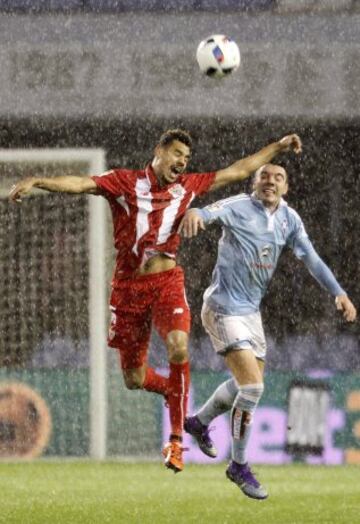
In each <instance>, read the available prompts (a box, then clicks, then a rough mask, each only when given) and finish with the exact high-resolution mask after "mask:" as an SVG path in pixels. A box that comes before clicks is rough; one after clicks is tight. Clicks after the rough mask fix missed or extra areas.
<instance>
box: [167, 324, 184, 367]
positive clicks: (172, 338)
mask: <svg viewBox="0 0 360 524" xmlns="http://www.w3.org/2000/svg"><path fill="white" fill-rule="evenodd" d="M187 342H188V339H187V335H186V334H185V333H182V332H173V333H171V334H170V335H169V336H168V338H167V340H166V346H167V350H168V356H169V360H170V362H174V363H175V364H182V363H183V362H186V361H187V360H188V358H189V354H188V344H187Z"/></svg>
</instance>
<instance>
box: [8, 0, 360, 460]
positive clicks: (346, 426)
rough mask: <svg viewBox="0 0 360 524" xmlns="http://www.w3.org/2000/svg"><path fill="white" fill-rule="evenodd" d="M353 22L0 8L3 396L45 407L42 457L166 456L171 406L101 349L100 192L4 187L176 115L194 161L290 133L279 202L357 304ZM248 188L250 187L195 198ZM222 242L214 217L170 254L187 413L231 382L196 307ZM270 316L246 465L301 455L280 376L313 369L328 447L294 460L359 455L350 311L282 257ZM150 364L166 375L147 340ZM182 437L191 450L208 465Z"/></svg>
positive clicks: (118, 143) (156, 5) (328, 10)
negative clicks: (221, 48) (238, 56)
mask: <svg viewBox="0 0 360 524" xmlns="http://www.w3.org/2000/svg"><path fill="white" fill-rule="evenodd" d="M359 26H360V2H358V1H357V0H319V1H314V0H301V1H300V0H216V1H215V0H184V1H181V2H180V1H174V0H167V1H165V0H148V1H147V0H123V1H117V0H84V1H80V0H51V1H50V0H49V1H45V0H32V1H26V0H11V1H10V0H8V1H6V0H0V28H1V30H0V64H1V71H2V75H1V77H0V85H1V97H0V144H1V146H0V147H1V148H2V150H1V151H0V195H1V199H0V206H1V217H2V227H1V232H0V260H1V271H2V278H1V280H0V303H1V310H0V311H1V314H0V332H1V337H0V366H1V368H0V380H1V382H0V388H1V387H5V385H6V384H9V383H16V384H18V383H21V384H25V385H27V386H30V387H31V388H33V389H34V390H35V391H36V392H37V393H38V394H39V395H40V396H41V398H42V399H43V400H45V402H46V405H47V408H48V410H49V413H50V417H51V426H52V430H51V433H50V436H49V440H48V444H47V446H46V447H45V449H44V455H45V456H48V457H51V456H60V457H66V456H69V457H74V456H75V457H88V456H92V457H95V458H105V457H118V456H120V457H135V458H137V459H139V460H143V459H148V458H154V457H158V455H159V449H160V446H161V442H162V438H163V435H162V432H163V431H164V432H165V431H166V413H165V412H164V408H163V405H162V402H161V399H159V398H157V397H156V396H155V395H154V396H151V395H149V394H144V393H142V392H128V391H126V390H125V389H124V386H123V382H122V379H121V376H120V373H119V370H118V366H117V358H116V356H115V354H114V352H113V351H112V350H108V349H107V348H106V347H105V343H104V337H105V332H104V331H105V327H104V326H105V325H106V322H107V310H105V308H106V298H107V294H108V291H109V287H108V282H109V279H110V275H111V269H112V262H113V252H112V247H111V224H110V220H109V219H110V217H109V214H108V211H107V209H106V208H105V206H104V207H102V206H101V205H100V207H99V208H98V209H97V211H96V212H95V215H94V207H93V206H96V205H98V204H94V199H95V200H96V198H95V197H82V196H79V197H69V196H62V195H55V194H52V195H50V194H47V195H45V194H43V193H40V192H39V193H38V194H36V195H35V196H33V197H31V198H28V199H27V200H25V201H24V202H23V203H22V205H21V206H13V205H10V204H9V203H8V201H7V193H8V191H9V188H10V186H11V184H12V183H13V182H14V181H15V180H18V179H19V178H21V177H23V176H27V175H29V174H37V175H42V174H44V175H47V176H51V175H55V174H58V173H73V172H76V173H79V172H80V173H89V172H93V171H92V169H94V168H96V167H97V168H99V170H101V169H102V167H103V168H104V169H105V168H111V167H116V166H128V167H139V166H142V165H144V163H145V162H146V161H147V160H148V159H149V158H151V155H152V148H153V146H154V145H155V143H156V141H157V139H158V137H159V135H160V134H161V132H162V131H163V130H165V129H167V128H170V127H175V126H181V127H185V128H186V129H188V130H189V131H190V132H191V133H192V135H193V137H194V154H193V159H192V163H191V169H192V170H196V171H201V170H209V169H213V168H220V167H222V166H226V165H227V164H228V163H230V162H232V161H234V160H236V159H238V158H240V157H241V156H243V155H246V154H249V153H252V152H254V151H255V150H257V149H259V148H260V147H262V146H263V145H265V144H266V143H268V142H270V141H273V140H276V139H278V138H280V137H281V136H282V135H284V134H287V133H290V132H297V133H298V134H299V135H300V136H301V138H302V139H303V143H304V153H303V155H302V158H301V160H297V159H294V158H289V159H288V158H287V159H286V162H285V164H284V165H285V166H286V168H287V169H288V172H289V176H290V187H291V190H290V193H289V196H288V201H289V203H290V204H291V205H292V206H293V207H295V209H297V210H298V211H299V213H300V215H301V216H302V218H303V220H304V222H305V225H306V227H307V230H308V232H309V234H310V236H311V238H312V239H313V241H314V244H315V246H316V248H317V250H318V251H319V253H320V255H321V256H322V257H323V258H324V260H325V261H326V262H327V263H328V264H329V265H330V267H331V268H332V269H333V270H334V272H335V274H336V276H337V277H338V279H339V281H340V282H341V283H342V285H343V286H344V288H345V289H346V290H347V291H348V293H349V295H350V297H351V298H352V299H353V301H354V303H355V304H356V305H357V307H358V308H359V306H360V280H359V261H358V253H357V249H358V245H357V244H358V239H359V231H360V213H359V204H358V195H359V191H360V176H359V167H358V158H359V150H360V137H359V131H360V44H359V38H358V36H359ZM217 32H219V33H226V34H229V35H231V36H232V37H233V38H234V39H235V40H236V42H237V43H238V44H239V46H240V50H241V53H242V65H241V68H240V70H239V71H238V72H237V73H235V74H234V75H233V76H231V77H230V78H227V79H225V80H224V81H223V82H216V81H214V80H210V79H208V78H205V77H202V76H201V75H200V73H199V71H198V69H197V65H196V62H195V58H194V55H195V50H196V46H197V44H198V42H199V41H200V40H201V39H203V38H204V37H206V36H207V35H209V34H213V33H217ZM49 149H53V150H54V151H53V152H51V151H50V152H49ZM44 150H47V152H46V151H44ZM70 150H71V151H70ZM59 152H60V156H59V155H58V153H59ZM61 152H62V153H63V154H62V153H61ZM94 155H95V156H94ZM94 158H96V160H94ZM284 160H285V159H284ZM241 190H249V184H247V185H244V186H239V187H236V188H235V187H232V188H230V189H228V190H226V191H222V192H218V193H217V194H211V195H210V196H208V197H206V198H203V199H202V200H201V205H203V204H205V203H207V202H210V201H213V200H215V199H218V198H223V197H226V196H228V195H229V194H232V193H234V192H236V191H241ZM97 200H99V199H97ZM198 203H199V204H200V202H198ZM94 217H95V219H94ZM104 224H105V226H106V231H107V234H106V238H105V237H104V235H103V229H102V227H103V225H104ZM218 236H219V231H218V230H216V229H212V230H211V231H210V230H209V231H207V232H206V233H205V234H203V235H202V236H201V237H199V238H198V239H196V240H194V241H192V242H189V241H185V242H184V243H183V246H182V249H181V254H180V261H181V262H182V264H183V266H184V268H185V271H186V276H187V293H188V298H189V302H190V305H191V308H192V313H193V329H192V336H191V359H192V360H191V362H192V368H193V386H192V387H193V389H192V399H191V405H192V406H195V405H197V404H200V403H201V402H202V401H203V400H204V399H205V398H206V396H207V395H208V394H209V393H210V392H211V391H212V390H213V388H214V386H215V385H217V384H218V383H220V381H221V380H223V378H224V375H226V371H225V369H224V367H223V364H222V361H221V359H219V358H217V357H216V356H215V355H214V354H213V352H212V349H211V347H210V344H209V341H208V339H207V338H206V336H204V332H203V330H202V328H201V324H200V319H199V311H200V306H201V301H202V293H203V291H204V289H205V287H206V286H207V284H208V283H209V280H210V275H211V271H212V268H213V266H214V263H215V257H216V246H217V239H218ZM96 238H97V239H98V241H99V242H100V244H99V245H98V244H97V240H96ZM102 239H103V240H104V244H105V248H104V249H103V248H102V245H101V241H102ZM90 277H92V279H91V282H92V283H91V284H89V279H90ZM105 282H106V284H105ZM263 315H264V325H265V331H266V333H267V337H268V341H269V347H270V349H269V358H268V365H267V373H266V393H265V395H264V397H263V399H262V402H261V407H260V409H259V411H258V414H257V418H256V421H255V426H254V432H253V444H252V447H251V450H250V457H249V458H250V460H251V461H252V462H260V463H268V464H286V463H289V462H291V461H292V460H294V459H293V457H292V456H291V455H289V454H287V453H286V452H285V444H286V418H287V393H288V388H289V385H290V384H291V383H292V381H293V380H294V379H296V380H299V379H300V380H308V379H309V378H313V379H315V378H317V379H321V380H322V381H323V382H325V383H326V384H327V385H328V386H329V388H330V391H331V395H330V405H329V409H328V411H327V414H326V431H325V449H324V452H323V453H322V455H321V456H320V457H315V456H312V455H307V456H306V457H305V459H306V461H307V462H310V463H317V462H320V463H322V464H343V463H347V464H350V463H353V464H359V463H360V376H359V371H360V352H359V324H358V323H357V324H355V325H353V326H348V325H346V324H345V323H344V322H343V321H342V319H341V318H340V317H339V316H338V315H337V313H336V311H335V308H334V305H333V299H332V298H331V297H329V296H328V295H327V294H326V293H325V292H324V291H322V290H321V289H320V288H319V287H318V285H317V284H316V283H315V282H314V281H313V279H312V278H311V276H310V275H308V274H307V272H306V270H305V269H304V268H303V267H302V266H301V264H299V263H298V262H297V261H296V260H295V259H294V257H293V256H292V254H291V253H290V254H289V253H285V255H284V256H283V259H282V261H281V264H280V267H279V268H278V271H277V275H276V276H275V278H274V280H273V282H272V284H271V287H270V290H269V293H268V295H267V297H266V300H265V302H264V307H263ZM90 318H91V319H92V320H89V319H90ZM94 326H95V327H94ZM94 329H95V331H94ZM99 341H100V343H99ZM150 361H151V363H152V364H153V365H154V366H156V367H158V368H160V369H162V368H166V358H165V349H164V347H163V346H162V344H161V342H160V341H159V340H158V338H157V336H156V334H154V339H153V343H152V347H151V354H150ZM91 370H92V371H91ZM32 407H33V408H34V406H32ZM0 415H1V420H0V455H2V456H3V457H9V456H14V455H16V453H17V450H18V447H17V443H16V438H17V433H16V425H17V424H20V423H21V421H18V420H17V419H16V418H15V419H13V418H11V416H13V415H11V416H10V414H9V406H8V404H7V402H6V396H4V394H2V395H0ZM38 416H39V411H38V410H37V408H36V405H35V408H34V409H33V411H32V417H33V419H34V417H35V419H36V417H38ZM226 425H227V420H226V419H223V420H221V421H219V423H218V424H217V426H218V427H217V432H218V437H217V438H218V439H219V444H218V445H219V446H220V448H221V453H220V456H219V460H225V459H226V458H227V456H228V454H229V446H228V443H227V437H224V438H223V435H224V433H222V432H221V431H223V432H226V427H227V426H226ZM144 428H146V430H144ZM189 444H190V448H191V450H190V453H189V454H188V457H189V460H191V461H195V462H197V461H200V460H201V457H200V456H199V454H198V453H197V450H196V449H194V447H193V446H192V445H191V443H189ZM29 446H30V447H31V446H32V443H31V442H29ZM296 458H299V457H295V459H296Z"/></svg>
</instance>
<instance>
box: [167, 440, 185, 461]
mask: <svg viewBox="0 0 360 524" xmlns="http://www.w3.org/2000/svg"><path fill="white" fill-rule="evenodd" d="M183 451H189V448H184V447H183V446H181V445H178V444H176V445H175V446H173V445H172V446H171V455H172V456H174V457H175V458H176V459H178V460H181V453H182V452H183Z"/></svg>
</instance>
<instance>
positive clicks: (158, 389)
mask: <svg viewBox="0 0 360 524" xmlns="http://www.w3.org/2000/svg"><path fill="white" fill-rule="evenodd" d="M143 388H144V389H146V391H152V392H153V393H159V394H160V395H163V396H164V397H166V396H167V394H168V389H169V379H168V378H166V377H163V376H162V375H159V374H158V373H156V372H155V371H154V370H153V368H147V370H146V374H145V380H144V383H143Z"/></svg>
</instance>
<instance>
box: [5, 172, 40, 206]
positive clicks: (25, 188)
mask: <svg viewBox="0 0 360 524" xmlns="http://www.w3.org/2000/svg"><path fill="white" fill-rule="evenodd" d="M34 184H35V179H34V178H32V177H31V178H24V180H21V181H20V182H18V183H17V184H14V185H13V186H11V189H10V193H9V198H10V200H12V201H13V202H21V198H22V197H23V196H25V195H27V194H28V193H30V191H31V189H32V188H33V186H34Z"/></svg>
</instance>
